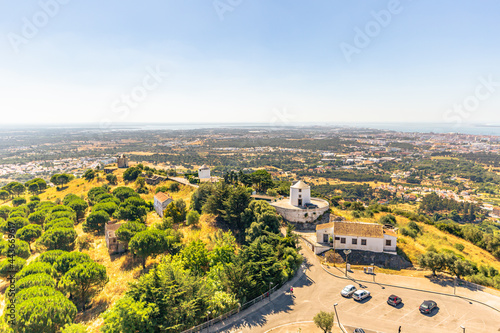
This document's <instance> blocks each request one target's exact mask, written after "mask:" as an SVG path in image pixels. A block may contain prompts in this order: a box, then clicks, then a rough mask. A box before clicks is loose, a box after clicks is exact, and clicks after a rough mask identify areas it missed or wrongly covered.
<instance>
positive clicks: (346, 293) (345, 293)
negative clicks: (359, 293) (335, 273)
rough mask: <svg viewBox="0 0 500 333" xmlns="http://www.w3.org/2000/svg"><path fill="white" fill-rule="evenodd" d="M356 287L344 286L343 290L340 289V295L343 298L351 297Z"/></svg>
mask: <svg viewBox="0 0 500 333" xmlns="http://www.w3.org/2000/svg"><path fill="white" fill-rule="evenodd" d="M356 290H357V289H356V287H355V286H353V285H352V284H350V285H348V286H345V287H344V289H342V291H341V292H340V295H342V296H344V297H351V296H352V294H354V292H355V291H356Z"/></svg>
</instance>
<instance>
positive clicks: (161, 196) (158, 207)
mask: <svg viewBox="0 0 500 333" xmlns="http://www.w3.org/2000/svg"><path fill="white" fill-rule="evenodd" d="M172 201H174V200H173V199H172V198H171V197H169V196H168V195H166V194H165V193H163V192H158V193H156V195H155V199H154V207H155V211H156V213H158V215H160V217H163V211H164V210H165V208H167V206H168V204H169V203H171V202H172Z"/></svg>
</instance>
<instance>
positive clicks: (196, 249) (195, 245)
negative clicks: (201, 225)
mask: <svg viewBox="0 0 500 333" xmlns="http://www.w3.org/2000/svg"><path fill="white" fill-rule="evenodd" d="M181 257H182V262H183V263H184V268H186V269H189V270H191V271H192V272H193V273H195V274H198V275H203V274H204V273H205V272H206V271H207V270H208V262H209V261H208V251H207V248H206V247H205V243H203V242H202V241H201V240H195V241H192V242H191V243H189V244H188V246H186V247H185V248H184V249H183V250H182V251H181Z"/></svg>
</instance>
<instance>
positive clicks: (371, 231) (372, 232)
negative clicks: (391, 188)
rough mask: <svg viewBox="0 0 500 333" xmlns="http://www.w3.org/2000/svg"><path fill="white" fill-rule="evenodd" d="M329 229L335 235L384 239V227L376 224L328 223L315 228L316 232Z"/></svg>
mask: <svg viewBox="0 0 500 333" xmlns="http://www.w3.org/2000/svg"><path fill="white" fill-rule="evenodd" d="M331 227H333V233H334V234H335V235H342V236H356V237H370V238H383V237H384V227H383V225H381V224H377V223H364V222H349V221H341V222H330V223H324V224H318V225H317V226H316V230H322V229H327V228H331ZM388 234H389V233H388ZM391 236H392V235H391Z"/></svg>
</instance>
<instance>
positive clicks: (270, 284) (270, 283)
mask: <svg viewBox="0 0 500 333" xmlns="http://www.w3.org/2000/svg"><path fill="white" fill-rule="evenodd" d="M272 285H273V283H272V282H269V302H271V286H272Z"/></svg>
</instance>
